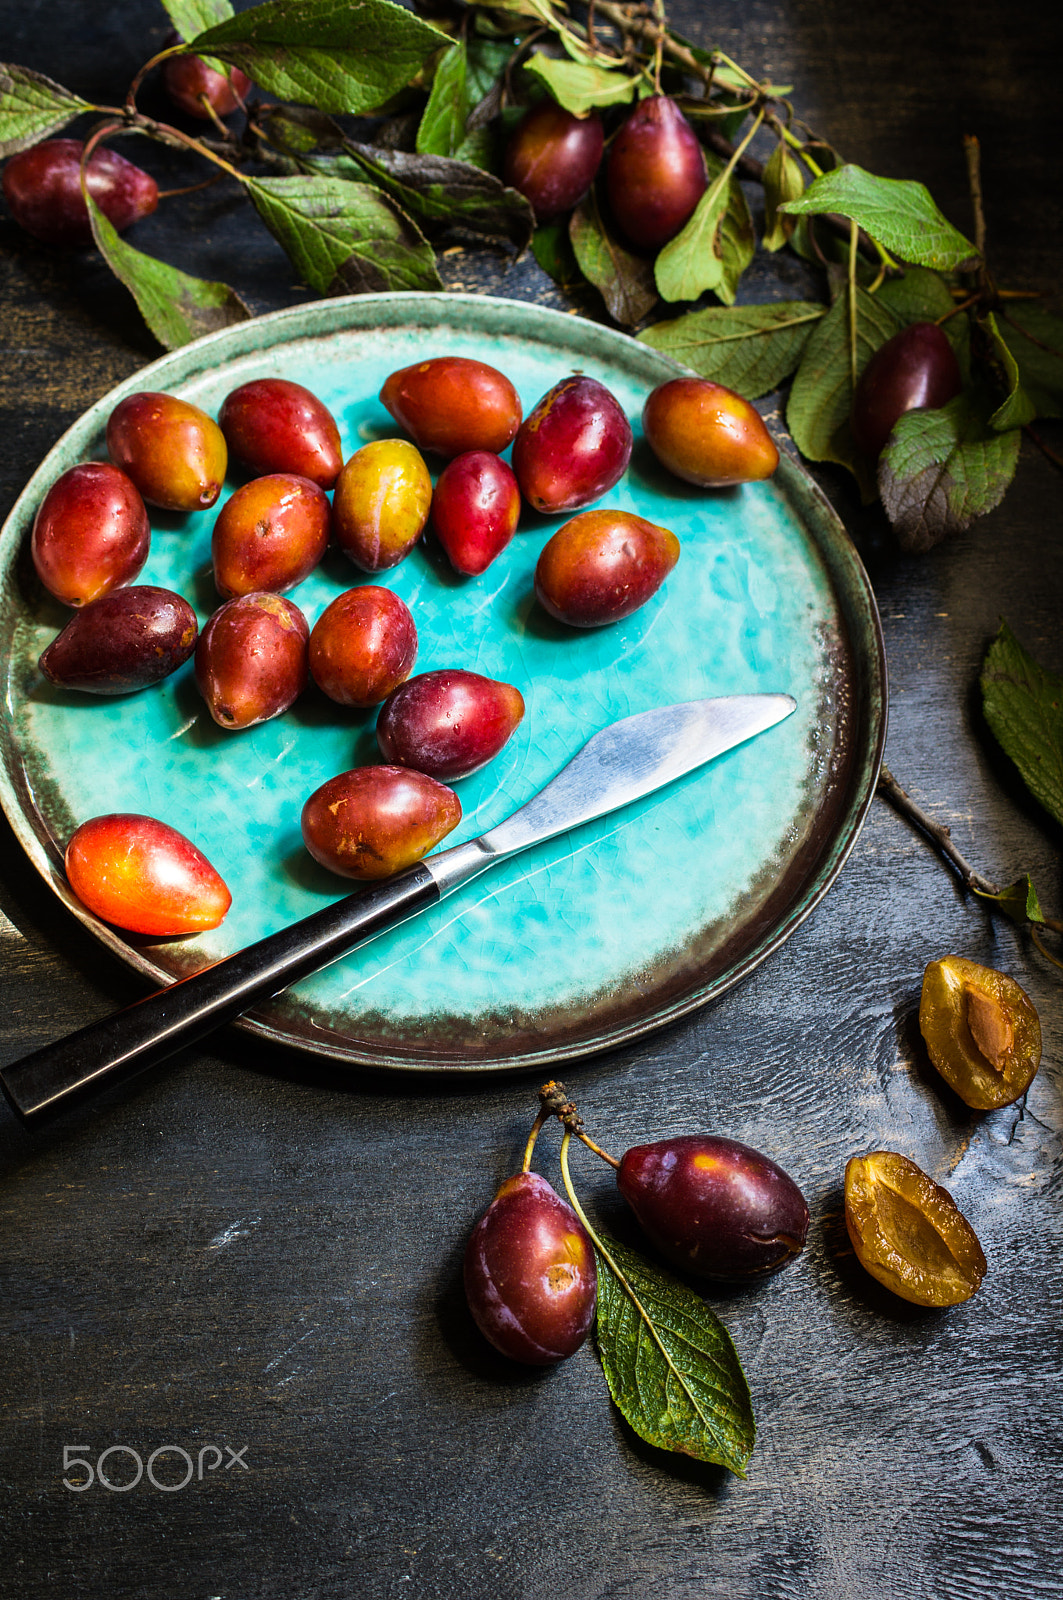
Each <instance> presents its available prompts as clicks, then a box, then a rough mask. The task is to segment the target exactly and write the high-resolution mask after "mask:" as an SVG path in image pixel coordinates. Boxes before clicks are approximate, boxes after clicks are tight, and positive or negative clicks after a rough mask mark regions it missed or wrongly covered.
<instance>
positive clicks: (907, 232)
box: [780, 164, 978, 272]
mask: <svg viewBox="0 0 1063 1600" xmlns="http://www.w3.org/2000/svg"><path fill="white" fill-rule="evenodd" d="M780 209H781V210H782V211H785V212H787V213H789V215H791V216H816V215H822V214H824V213H829V214H837V215H840V216H843V217H851V218H852V219H853V221H855V222H856V223H858V225H859V226H860V227H861V228H863V229H865V230H866V232H867V233H869V234H870V235H871V237H872V239H877V241H878V243H879V244H880V245H882V246H883V247H884V248H885V249H886V250H889V251H890V252H891V253H892V254H893V255H897V256H900V258H901V260H902V261H914V262H915V263H916V264H917V265H918V266H922V267H935V268H936V269H937V270H938V271H939V272H949V271H952V270H954V269H955V268H957V267H962V266H965V265H970V264H971V263H972V262H974V261H977V259H978V252H977V250H976V249H975V247H974V245H973V244H971V242H970V240H969V239H965V238H964V236H963V234H962V233H959V232H958V231H957V230H956V229H955V228H954V227H953V226H952V224H951V222H949V221H948V220H947V219H946V218H945V217H943V216H942V214H941V212H940V211H939V210H938V208H937V206H936V205H935V204H934V202H933V200H932V199H931V198H930V193H929V190H927V189H926V187H925V186H924V185H923V184H921V183H914V182H912V180H911V179H908V178H876V177H875V176H874V174H873V173H870V172H865V171H864V169H863V167H857V166H853V165H851V164H849V165H846V166H844V167H837V168H835V170H834V171H833V172H825V173H823V175H822V176H821V177H819V178H816V179H815V180H814V181H813V182H812V183H810V184H809V186H808V188H807V189H806V190H805V192H804V194H803V195H801V197H800V198H799V199H797V200H788V201H786V203H785V204H784V205H783V206H781V207H780Z"/></svg>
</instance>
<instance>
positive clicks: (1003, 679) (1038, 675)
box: [981, 622, 1063, 920]
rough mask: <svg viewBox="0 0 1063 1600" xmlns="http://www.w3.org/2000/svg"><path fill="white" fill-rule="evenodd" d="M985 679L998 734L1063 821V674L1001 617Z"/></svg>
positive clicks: (1032, 787) (1033, 789)
mask: <svg viewBox="0 0 1063 1600" xmlns="http://www.w3.org/2000/svg"><path fill="white" fill-rule="evenodd" d="M981 682H982V709H983V711H984V712H985V719H986V721H987V722H988V724H989V726H990V728H991V729H992V732H993V734H994V736H995V738H996V739H997V741H998V743H999V744H1000V745H1001V747H1002V749H1003V750H1004V753H1005V754H1006V755H1008V756H1010V757H1011V759H1012V761H1014V763H1015V765H1016V766H1017V767H1018V769H1019V773H1020V775H1021V777H1022V781H1023V782H1024V783H1025V785H1026V787H1027V789H1029V791H1030V793H1031V794H1032V795H1033V797H1034V799H1035V800H1038V801H1040V803H1041V805H1043V806H1044V808H1045V810H1046V811H1047V812H1048V813H1049V814H1050V815H1051V816H1053V817H1054V818H1055V819H1056V821H1057V822H1059V823H1063V678H1060V677H1057V676H1056V674H1055V673H1054V672H1047V671H1046V670H1045V669H1044V667H1041V666H1038V664H1037V662H1036V661H1035V660H1034V658H1033V656H1031V655H1029V654H1028V653H1027V652H1026V651H1025V650H1024V649H1023V647H1022V645H1021V644H1020V643H1019V641H1018V639H1016V637H1015V635H1014V634H1013V633H1012V631H1011V629H1010V628H1009V627H1008V625H1007V623H1006V622H1002V623H1001V625H1000V632H999V633H998V634H997V636H996V638H995V639H994V640H993V643H992V644H991V645H990V647H989V650H988V651H987V653H986V658H985V661H984V662H983V663H982V680H981ZM1034 920H1037V919H1034Z"/></svg>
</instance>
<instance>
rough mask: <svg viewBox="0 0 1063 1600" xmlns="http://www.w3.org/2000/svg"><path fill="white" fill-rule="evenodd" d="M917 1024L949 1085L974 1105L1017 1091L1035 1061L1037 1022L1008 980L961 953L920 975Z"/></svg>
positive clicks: (1011, 1097)
mask: <svg viewBox="0 0 1063 1600" xmlns="http://www.w3.org/2000/svg"><path fill="white" fill-rule="evenodd" d="M919 1030H920V1032H921V1033H922V1035H923V1038H924V1040H925V1041H926V1047H927V1053H928V1054H929V1056H930V1059H931V1061H932V1062H933V1064H934V1066H935V1067H936V1068H937V1070H938V1072H939V1073H940V1074H941V1076H942V1077H943V1078H944V1080H945V1082H946V1083H947V1084H948V1086H949V1088H950V1089H954V1090H955V1091H956V1093H957V1094H958V1095H959V1097H960V1099H961V1100H963V1101H964V1102H965V1103H966V1104H967V1105H969V1106H971V1107H973V1109H974V1110H976V1111H993V1110H996V1108H997V1107H998V1106H1008V1105H1011V1104H1012V1103H1013V1102H1014V1101H1016V1100H1018V1099H1019V1097H1020V1096H1021V1095H1024V1094H1025V1093H1026V1091H1027V1089H1028V1088H1029V1087H1030V1085H1031V1083H1032V1082H1033V1080H1034V1078H1035V1077H1036V1075H1037V1069H1038V1067H1039V1066H1040V1065H1041V1023H1040V1020H1039V1018H1038V1015H1037V1011H1036V1009H1035V1007H1034V1004H1033V1001H1032V1000H1031V999H1030V997H1029V995H1028V994H1026V992H1025V990H1023V989H1022V988H1021V987H1020V986H1019V984H1017V983H1016V982H1015V979H1014V978H1010V977H1009V976H1008V975H1007V973H1005V972H997V971H996V969H995V968H993V967H986V966H983V965H982V964H981V963H980V962H977V961H968V960H966V959H965V957H963V956H942V958H941V960H940V961H931V962H930V963H929V964H928V966H927V968H926V971H925V972H924V974H923V991H922V995H921V997H920V1001H919Z"/></svg>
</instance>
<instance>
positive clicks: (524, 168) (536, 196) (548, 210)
mask: <svg viewBox="0 0 1063 1600" xmlns="http://www.w3.org/2000/svg"><path fill="white" fill-rule="evenodd" d="M604 148H605V132H604V130H603V128H602V119H601V117H600V116H599V115H598V113H597V111H592V112H591V113H590V114H589V115H588V116H585V117H576V116H573V114H572V112H571V111H566V110H565V109H564V108H563V107H562V106H559V105H558V104H557V101H556V100H551V99H546V100H540V102H539V104H538V105H537V106H532V108H531V110H530V111H528V112H527V113H526V114H525V115H524V116H523V117H522V118H521V121H520V122H519V123H518V124H517V127H516V129H515V130H514V132H513V133H512V134H511V136H510V139H509V143H508V144H507V145H506V154H505V159H504V163H503V176H504V177H505V180H506V182H507V183H508V184H509V185H510V187H511V188H513V189H517V190H519V191H520V193H521V194H522V195H523V196H524V198H525V199H526V200H529V201H530V202H531V205H532V209H533V211H534V212H535V217H536V221H537V222H550V221H551V220H552V219H553V218H554V217H558V216H560V215H561V213H562V212H564V211H571V210H572V208H573V206H575V205H577V204H578V203H579V201H580V200H582V199H583V196H584V195H585V194H586V193H587V190H588V189H589V188H590V186H591V184H592V183H593V182H594V179H595V175H596V173H597V171H598V167H599V165H600V164H601V159H602V151H603V150H604Z"/></svg>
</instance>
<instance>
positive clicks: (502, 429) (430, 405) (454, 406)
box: [380, 356, 522, 458]
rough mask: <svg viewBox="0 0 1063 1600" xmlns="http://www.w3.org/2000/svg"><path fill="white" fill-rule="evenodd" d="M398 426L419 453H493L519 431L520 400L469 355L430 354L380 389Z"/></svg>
mask: <svg viewBox="0 0 1063 1600" xmlns="http://www.w3.org/2000/svg"><path fill="white" fill-rule="evenodd" d="M380 399H381V403H382V404H383V405H385V406H386V407H387V409H388V410H389V411H390V412H391V415H392V416H393V417H394V418H395V421H396V422H397V423H398V424H399V426H400V428H405V430H406V432H407V433H408V434H409V435H410V437H411V439H412V440H413V441H414V443H415V444H416V445H417V446H418V448H419V449H421V450H431V451H433V452H434V453H435V454H436V455H441V456H446V457H448V458H450V457H452V456H460V455H464V453H465V451H466V450H491V451H493V452H494V454H495V455H497V454H498V453H499V452H500V451H502V450H504V449H505V448H506V446H507V445H508V444H509V443H510V441H511V439H512V438H513V436H514V434H515V433H516V431H517V429H518V428H519V427H520V419H521V414H522V413H521V403H520V396H519V395H518V393H517V391H516V389H515V388H514V387H513V385H512V384H511V383H510V381H509V379H508V378H507V377H506V376H505V374H504V373H501V372H499V371H497V370H496V368H494V367H489V366H488V365H487V363H486V362H485V361H474V360H472V359H471V358H470V357H468V356H433V357H431V358H430V359H429V360H427V361H417V362H415V363H414V365H413V366H410V367H401V368H400V369H399V370H398V371H397V372H393V373H391V375H390V376H389V377H388V378H387V379H386V380H385V383H384V387H383V388H382V389H381V391H380Z"/></svg>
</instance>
